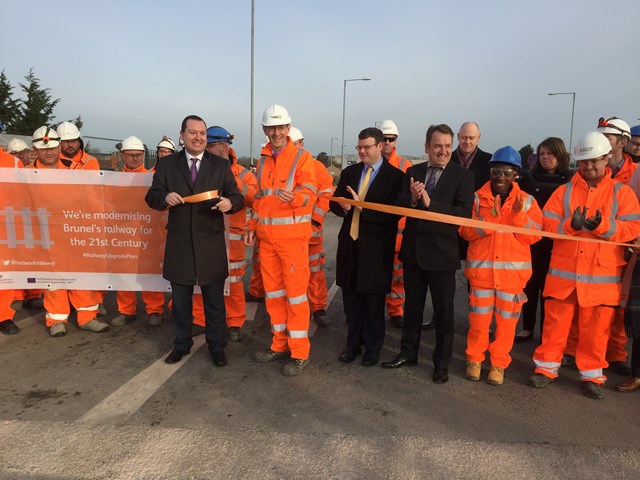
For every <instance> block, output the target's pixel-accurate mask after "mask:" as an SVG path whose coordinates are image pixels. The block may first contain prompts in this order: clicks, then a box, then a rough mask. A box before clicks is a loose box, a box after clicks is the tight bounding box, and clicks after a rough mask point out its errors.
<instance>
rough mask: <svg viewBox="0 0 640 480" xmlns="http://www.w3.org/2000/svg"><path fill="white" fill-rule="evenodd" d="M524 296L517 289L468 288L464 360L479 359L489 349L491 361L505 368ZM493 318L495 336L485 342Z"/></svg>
mask: <svg viewBox="0 0 640 480" xmlns="http://www.w3.org/2000/svg"><path fill="white" fill-rule="evenodd" d="M524 301H526V296H525V295H524V294H523V293H522V291H520V292H516V293H508V292H503V291H500V290H490V289H482V288H471V291H470V292H469V332H468V333H467V348H466V350H465V354H466V355H467V361H469V362H480V363H482V362H483V361H484V359H485V352H486V351H487V350H489V356H490V359H491V365H492V366H494V367H500V368H507V367H508V366H509V365H510V364H511V356H510V355H509V352H511V348H512V347H513V340H514V336H515V333H516V325H517V323H518V318H519V317H520V310H521V309H522V304H523V302H524ZM493 318H495V319H496V331H495V340H494V341H493V342H491V343H489V327H490V326H491V321H492V320H493Z"/></svg>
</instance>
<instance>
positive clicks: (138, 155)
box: [122, 152, 144, 158]
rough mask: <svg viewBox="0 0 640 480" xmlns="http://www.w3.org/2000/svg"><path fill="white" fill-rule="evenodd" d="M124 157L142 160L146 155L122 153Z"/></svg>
mask: <svg viewBox="0 0 640 480" xmlns="http://www.w3.org/2000/svg"><path fill="white" fill-rule="evenodd" d="M122 154H123V155H126V156H127V157H129V158H142V157H144V153H126V152H122Z"/></svg>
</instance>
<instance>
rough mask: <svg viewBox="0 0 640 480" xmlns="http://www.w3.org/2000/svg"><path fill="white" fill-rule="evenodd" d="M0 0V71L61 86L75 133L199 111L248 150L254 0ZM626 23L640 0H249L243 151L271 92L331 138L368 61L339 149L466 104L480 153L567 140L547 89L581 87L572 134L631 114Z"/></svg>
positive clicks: (421, 131)
mask: <svg viewBox="0 0 640 480" xmlns="http://www.w3.org/2000/svg"><path fill="white" fill-rule="evenodd" d="M2 3H3V5H2V7H1V12H0V16H1V17H2V32H1V33H0V35H1V36H2V41H1V42H0V70H4V72H5V74H6V75H7V77H8V79H9V81H10V82H11V83H12V84H13V85H16V86H17V84H18V83H19V82H23V81H24V76H25V75H26V74H27V73H28V71H29V69H30V68H33V69H34V72H35V74H36V76H37V77H38V78H40V80H41V83H42V85H43V86H44V87H47V88H49V89H50V90H51V95H52V96H53V98H60V99H61V101H60V103H59V104H58V106H57V107H56V109H55V114H56V119H55V120H56V121H63V120H68V119H72V118H75V117H77V116H78V115H81V116H82V120H83V122H84V127H83V130H82V133H83V135H89V136H97V137H108V138H115V139H122V138H125V137H127V136H130V135H135V136H137V137H139V138H141V139H142V140H143V141H144V142H145V143H146V144H147V145H149V146H150V147H152V148H155V145H157V143H158V141H160V139H161V137H162V135H165V134H166V135H169V136H170V137H171V138H173V139H174V140H177V138H178V132H179V130H180V123H181V121H182V119H183V118H184V117H185V116H186V115H189V114H196V115H200V116H201V117H203V118H204V119H205V120H206V122H207V124H208V125H221V126H223V127H225V128H226V129H227V130H229V131H230V132H231V133H233V134H234V135H235V136H236V140H235V142H234V148H235V150H236V152H237V153H238V154H239V155H240V156H248V155H249V152H250V126H251V121H250V112H251V102H250V100H251V96H250V94H251V90H250V89H251V0H233V1H220V0H208V1H204V0H186V1H185V0H182V1H171V0H166V1H163V0H155V1H147V0H139V1H134V0H129V1H123V0H112V1H109V2H104V1H101V2H98V1H93V0H84V1H76V0H60V1H58V2H53V3H52V2H50V1H46V2H45V1H40V0H29V1H28V2H26V1H24V0H3V2H2ZM11 19H13V20H11ZM19 19H21V20H19ZM638 22H640V2H638V1H637V0H618V1H616V2H603V1H595V0H536V1H533V2H524V1H507V0H483V1H479V0H478V1H471V0H468V1H464V0H459V1H456V0H451V1H446V2H445V1H431V0H396V1H394V2H389V1H379V0H367V1H364V0H255V63H254V65H255V67H254V69H255V73H254V109H253V111H254V121H253V126H254V156H257V154H258V152H259V147H258V144H259V143H260V142H261V141H262V138H263V133H262V128H261V126H260V120H261V117H262V112H263V111H264V110H265V108H266V107H268V106H269V105H271V104H274V103H277V104H280V105H283V106H284V107H285V108H287V109H288V111H289V114H290V115H291V117H292V119H293V125H294V126H296V127H298V128H300V129H301V130H302V132H303V134H304V137H305V146H306V149H307V150H309V151H310V152H311V153H313V154H314V155H317V154H318V153H319V152H321V151H324V152H327V153H331V148H332V147H331V143H332V142H331V138H332V137H341V136H342V134H341V130H342V102H343V86H344V80H345V79H353V78H363V77H366V78H370V79H371V80H370V81H354V82H348V83H347V94H346V122H345V135H344V137H345V138H344V145H345V147H344V149H345V154H347V153H355V150H354V146H355V144H356V143H357V134H358V132H359V131H360V130H362V129H363V128H366V127H369V126H373V125H374V124H375V122H376V121H379V120H384V119H392V120H394V121H395V123H396V124H397V126H398V130H399V133H400V136H399V140H398V153H399V154H400V155H403V154H404V155H416V156H419V155H422V154H423V153H424V135H425V132H426V129H427V128H428V126H429V125H431V124H437V123H446V124H448V125H450V126H451V127H452V129H453V130H454V132H457V131H458V129H459V127H460V125H461V124H462V123H463V122H465V121H476V122H478V123H479V125H480V130H481V133H482V138H481V140H480V147H481V148H482V149H483V150H485V151H489V152H493V151H495V150H496V149H498V148H500V147H502V146H504V145H512V146H513V147H515V148H516V149H519V148H520V147H522V146H523V145H525V144H527V143H531V144H532V145H533V147H534V148H535V147H536V146H537V144H538V143H540V142H541V141H542V140H544V139H545V138H546V137H549V136H558V137H560V138H562V139H563V140H564V141H565V143H566V144H567V146H568V145H569V137H570V130H571V129H570V126H571V107H572V95H558V96H549V95H548V93H549V92H575V93H576V96H575V116H574V128H573V143H574V144H575V142H576V140H577V139H578V137H580V136H581V135H582V134H584V133H586V132H587V131H590V130H594V129H595V127H596V125H597V120H598V118H599V117H601V116H604V117H607V118H608V117H611V116H614V115H615V116H617V117H619V118H622V119H624V120H626V121H627V123H629V124H630V125H631V126H633V125H637V124H639V123H640V120H638V118H640V95H638V92H637V89H638V88H639V86H640V83H639V81H638V80H639V79H640V62H638V61H637V59H636V58H637V57H634V56H633V55H634V54H633V52H634V51H636V50H637V46H638V44H639V39H640V27H639V24H638ZM17 90H19V89H18V88H16V90H15V93H17ZM92 143H94V144H95V145H96V146H100V147H101V148H102V149H103V150H109V149H111V148H112V147H113V144H114V142H99V141H92ZM454 146H455V142H454ZM333 154H334V155H339V154H340V140H334V141H333Z"/></svg>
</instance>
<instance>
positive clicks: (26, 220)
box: [0, 207, 54, 250]
mask: <svg viewBox="0 0 640 480" xmlns="http://www.w3.org/2000/svg"><path fill="white" fill-rule="evenodd" d="M0 215H4V224H5V228H6V231H7V238H0V245H7V246H8V247H9V248H18V246H20V245H24V246H25V247H26V248H35V247H36V245H38V246H40V247H41V248H43V249H44V250H49V249H50V248H51V246H52V245H53V244H54V242H53V240H51V234H50V232H49V217H50V216H51V213H50V212H48V211H47V209H46V208H38V209H36V210H31V209H30V208H28V207H23V208H22V209H20V210H14V209H13V207H4V209H3V210H0ZM34 218H35V219H37V225H38V228H37V229H34V223H33V219H34ZM16 219H21V220H19V221H18V222H17V223H16ZM16 224H17V225H22V238H18V236H17V234H16ZM34 230H37V231H39V233H40V238H39V239H38V238H35V237H34Z"/></svg>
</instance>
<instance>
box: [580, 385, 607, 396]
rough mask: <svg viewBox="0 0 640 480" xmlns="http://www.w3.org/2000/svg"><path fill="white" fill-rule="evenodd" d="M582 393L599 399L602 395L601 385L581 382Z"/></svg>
mask: <svg viewBox="0 0 640 480" xmlns="http://www.w3.org/2000/svg"><path fill="white" fill-rule="evenodd" d="M582 393H584V394H585V395H586V396H587V397H589V398H593V399H594V400H600V399H601V398H602V397H604V395H603V393H602V387H601V386H600V385H598V384H597V383H595V382H582Z"/></svg>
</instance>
